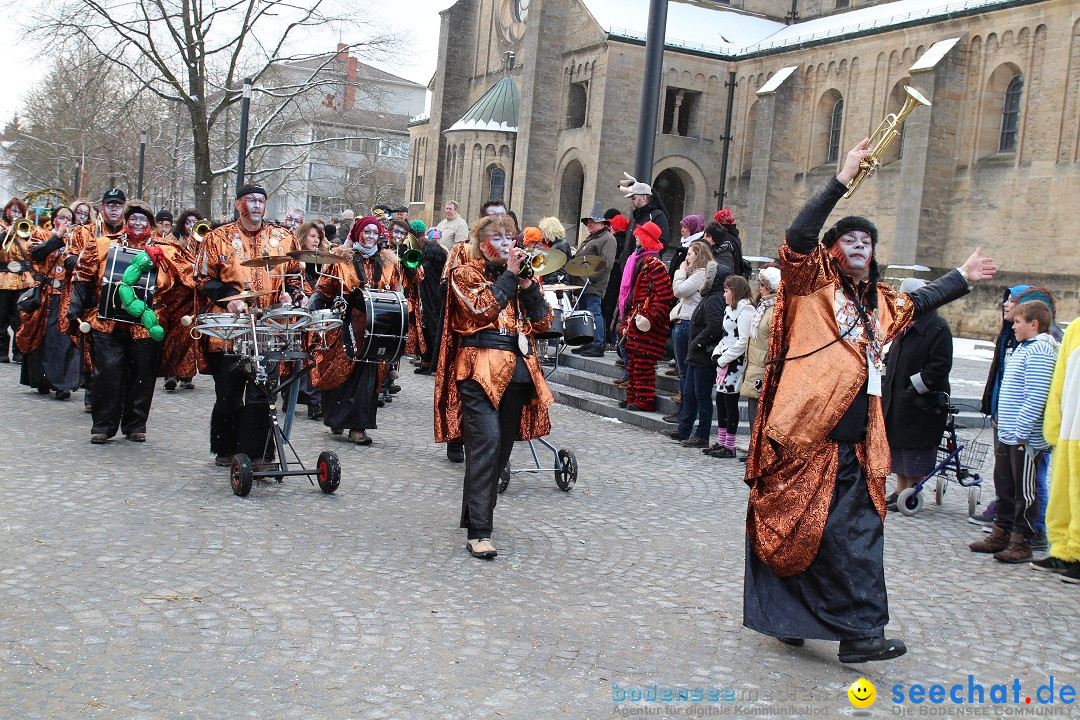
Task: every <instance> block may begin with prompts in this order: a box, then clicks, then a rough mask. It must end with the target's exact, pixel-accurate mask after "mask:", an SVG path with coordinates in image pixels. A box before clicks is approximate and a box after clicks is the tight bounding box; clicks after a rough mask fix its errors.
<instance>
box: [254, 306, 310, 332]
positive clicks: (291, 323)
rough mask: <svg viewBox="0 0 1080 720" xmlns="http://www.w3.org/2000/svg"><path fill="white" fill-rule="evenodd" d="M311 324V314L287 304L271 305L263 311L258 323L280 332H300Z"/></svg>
mask: <svg viewBox="0 0 1080 720" xmlns="http://www.w3.org/2000/svg"><path fill="white" fill-rule="evenodd" d="M310 322H311V313H310V312H308V311H307V310H305V309H304V308H297V307H293V306H292V305H288V304H281V305H271V306H270V307H268V308H266V309H265V310H264V311H263V314H262V318H261V319H260V321H259V323H260V324H261V325H266V326H267V327H271V328H279V329H282V330H301V329H303V328H304V327H305V326H307V324H308V323H310Z"/></svg>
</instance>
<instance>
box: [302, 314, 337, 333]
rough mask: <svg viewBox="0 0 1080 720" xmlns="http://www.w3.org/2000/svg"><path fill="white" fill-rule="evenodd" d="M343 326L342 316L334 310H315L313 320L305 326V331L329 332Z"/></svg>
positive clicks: (312, 315)
mask: <svg viewBox="0 0 1080 720" xmlns="http://www.w3.org/2000/svg"><path fill="white" fill-rule="evenodd" d="M339 327H341V317H340V316H339V315H338V314H337V313H336V312H334V311H333V310H313V311H312V312H311V322H309V323H308V324H307V325H305V326H304V332H309V333H317V332H327V331H329V330H333V329H334V328H339Z"/></svg>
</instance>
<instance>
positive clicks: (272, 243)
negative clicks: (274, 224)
mask: <svg viewBox="0 0 1080 720" xmlns="http://www.w3.org/2000/svg"><path fill="white" fill-rule="evenodd" d="M277 246H278V239H277V238H276V237H272V238H270V247H273V248H276V247H277Z"/></svg>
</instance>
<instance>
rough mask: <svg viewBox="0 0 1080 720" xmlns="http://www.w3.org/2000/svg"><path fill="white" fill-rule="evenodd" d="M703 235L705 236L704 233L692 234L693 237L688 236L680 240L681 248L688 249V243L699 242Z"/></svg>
mask: <svg viewBox="0 0 1080 720" xmlns="http://www.w3.org/2000/svg"><path fill="white" fill-rule="evenodd" d="M704 235H705V232H704V231H702V232H699V233H694V234H693V235H688V236H687V237H684V238H683V239H682V246H683V247H684V248H688V247H690V243H692V242H694V241H695V240H700V239H701V238H702V237H704Z"/></svg>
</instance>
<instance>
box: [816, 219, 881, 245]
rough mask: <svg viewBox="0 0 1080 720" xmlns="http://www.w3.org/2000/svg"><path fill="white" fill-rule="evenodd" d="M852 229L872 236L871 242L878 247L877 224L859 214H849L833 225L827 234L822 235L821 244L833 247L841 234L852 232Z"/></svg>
mask: <svg viewBox="0 0 1080 720" xmlns="http://www.w3.org/2000/svg"><path fill="white" fill-rule="evenodd" d="M852 230H862V231H863V232H864V233H866V234H868V235H869V236H870V242H871V243H872V244H873V245H874V246H875V247H877V226H876V225H874V223H872V222H870V221H869V220H867V219H866V218H864V217H859V216H858V215H848V216H847V217H846V218H842V219H841V220H840V222H838V223H836V224H835V225H833V226H832V227H831V228H829V229H828V230H826V231H825V234H824V235H822V236H821V244H822V245H824V246H825V247H827V248H828V247H832V246H833V245H835V244H836V241H837V240H839V239H840V236H841V235H843V234H844V233H847V232H851V231H852Z"/></svg>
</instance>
